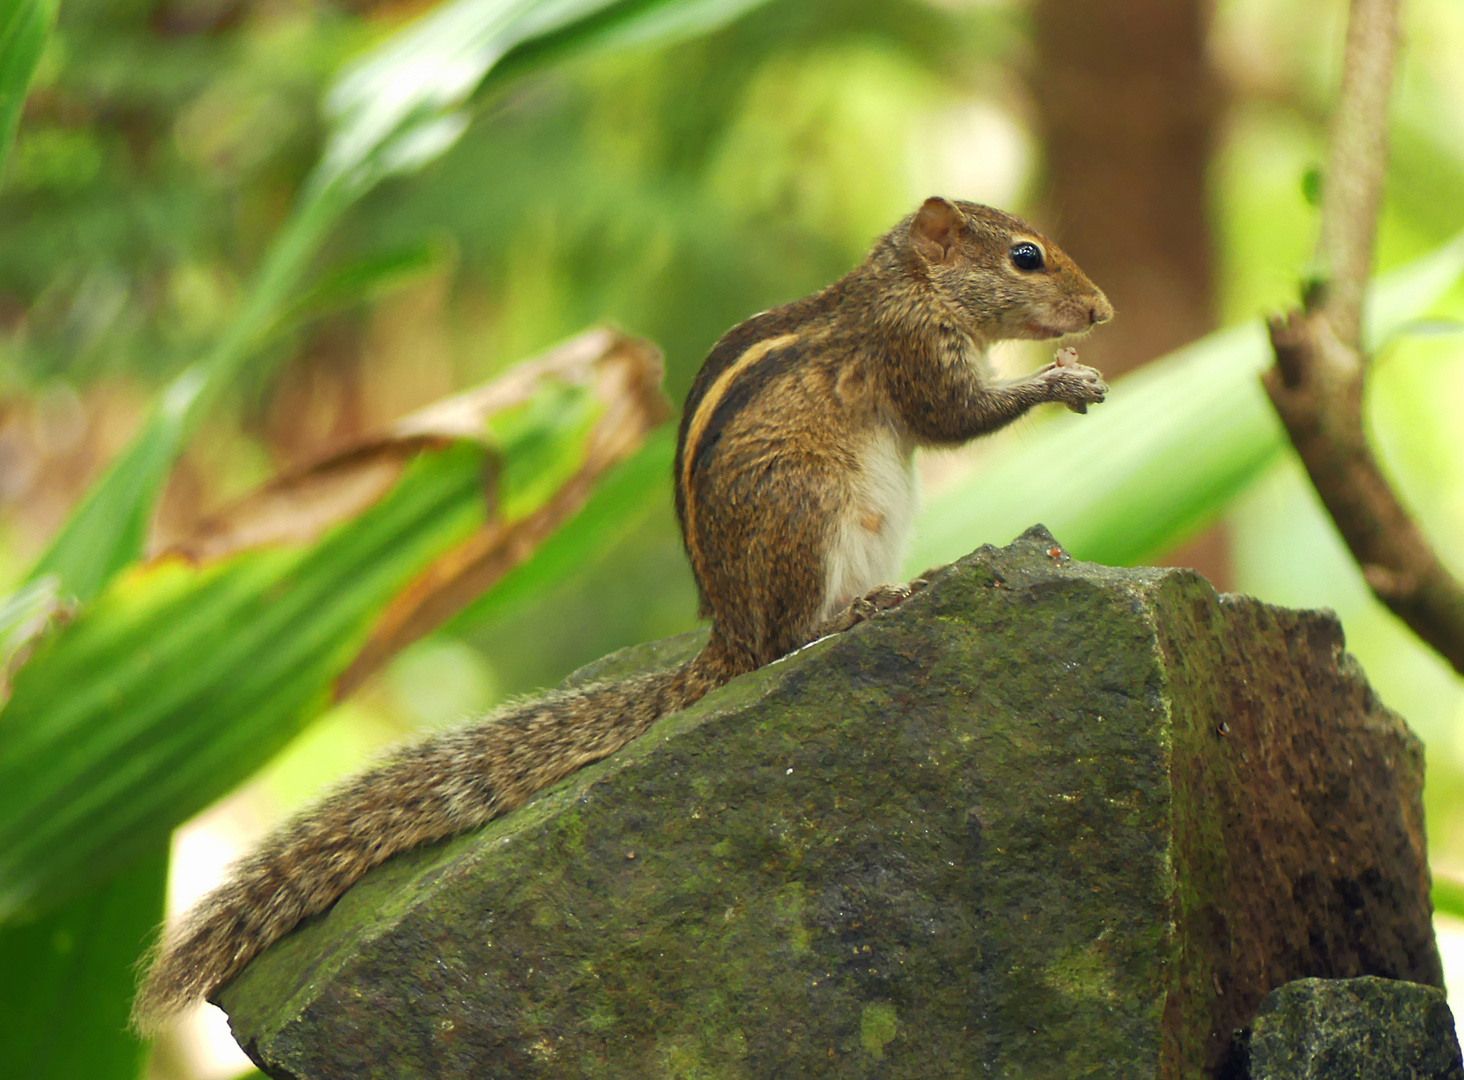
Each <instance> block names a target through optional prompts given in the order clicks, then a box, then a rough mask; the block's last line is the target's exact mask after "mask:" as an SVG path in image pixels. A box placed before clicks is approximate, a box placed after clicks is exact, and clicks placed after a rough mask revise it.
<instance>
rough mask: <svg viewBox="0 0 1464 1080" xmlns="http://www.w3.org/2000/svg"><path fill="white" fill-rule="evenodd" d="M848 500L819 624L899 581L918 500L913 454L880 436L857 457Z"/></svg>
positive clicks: (828, 567)
mask: <svg viewBox="0 0 1464 1080" xmlns="http://www.w3.org/2000/svg"><path fill="white" fill-rule="evenodd" d="M850 495H851V497H850V499H849V502H848V506H847V508H846V510H845V512H844V514H843V516H842V518H841V519H840V521H839V523H838V525H837V526H836V527H835V529H834V536H833V543H832V544H831V545H830V547H829V551H828V555H827V557H826V558H825V561H824V602H823V607H822V608H820V610H819V618H821V619H826V618H828V617H829V616H831V615H833V614H835V613H836V612H838V611H840V610H842V609H843V608H844V607H845V606H846V605H847V604H848V603H849V601H851V600H853V599H855V598H856V597H860V596H863V595H864V594H865V593H867V592H868V591H869V590H870V589H872V588H874V587H875V586H876V585H883V584H885V583H887V582H897V581H899V580H901V578H900V568H901V564H902V563H903V562H904V558H905V543H906V541H907V540H908V539H909V536H910V526H911V524H912V522H913V519H914V517H915V507H916V501H917V500H916V493H915V470H914V465H913V462H912V461H911V452H910V450H909V449H908V448H906V447H904V446H901V445H900V442H899V440H898V439H896V438H895V436H894V435H893V434H890V433H888V432H881V433H880V434H878V435H876V436H875V437H874V438H873V439H871V440H870V442H869V443H868V444H866V445H865V447H864V450H863V452H862V453H861V454H860V455H859V473H858V475H857V476H856V478H855V480H854V483H853V485H852V490H851V492H850Z"/></svg>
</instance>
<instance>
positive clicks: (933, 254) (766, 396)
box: [133, 198, 1113, 1031]
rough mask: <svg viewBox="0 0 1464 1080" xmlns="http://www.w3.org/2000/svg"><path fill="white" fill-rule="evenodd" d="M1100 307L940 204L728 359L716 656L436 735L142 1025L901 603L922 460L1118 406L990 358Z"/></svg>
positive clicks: (701, 380) (999, 220)
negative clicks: (748, 681) (769, 667)
mask: <svg viewBox="0 0 1464 1080" xmlns="http://www.w3.org/2000/svg"><path fill="white" fill-rule="evenodd" d="M1112 313H1113V312H1112V308H1111V307H1110V306H1109V304H1108V300H1107V299H1106V298H1105V297H1104V295H1103V293H1102V292H1101V291H1100V290H1099V289H1098V288H1097V287H1096V286H1095V285H1094V284H1093V283H1092V282H1091V281H1089V280H1088V279H1087V277H1085V276H1084V275H1083V273H1082V271H1081V270H1079V269H1078V268H1077V266H1076V265H1074V263H1073V261H1072V260H1071V259H1069V258H1068V257H1067V256H1066V255H1065V254H1063V252H1062V251H1061V250H1059V249H1058V247H1057V246H1056V245H1055V244H1053V243H1052V242H1051V241H1050V240H1048V239H1047V238H1046V237H1044V236H1042V235H1041V234H1040V233H1038V232H1037V231H1036V230H1035V229H1033V228H1031V227H1030V226H1028V225H1027V224H1025V223H1024V222H1022V221H1020V220H1019V219H1017V218H1015V217H1012V216H1011V215H1009V214H1005V213H1002V212H1001V211H998V210H993V209H990V208H988V207H985V206H978V205H976V204H974V203H967V202H951V201H948V200H946V199H941V198H931V199H927V200H926V201H925V203H924V204H923V205H922V206H921V207H920V209H919V210H918V211H917V212H916V213H914V214H912V215H911V216H909V217H907V218H906V219H904V220H903V221H901V222H900V223H899V224H898V225H896V226H895V227H894V228H893V229H891V230H890V231H889V232H888V233H886V234H885V235H884V236H882V237H881V238H880V239H879V240H878V241H877V242H876V243H875V245H874V247H873V248H872V250H871V251H870V253H869V255H868V256H867V257H866V258H865V260H864V262H863V263H861V264H860V265H859V266H858V267H856V268H855V269H854V270H852V271H851V272H850V273H849V274H847V275H845V276H844V277H843V278H841V279H840V280H839V281H836V282H835V283H834V284H832V285H830V286H829V287H828V288H826V289H824V290H822V291H821V292H818V293H815V294H814V295H813V296H810V297H807V298H805V299H803V300H798V301H795V302H794V303H791V304H787V305H785V306H783V307H779V308H774V309H773V310H771V311H765V312H763V313H762V314H760V315H756V316H754V317H753V318H751V319H749V320H748V321H746V322H744V323H742V324H740V325H739V326H736V327H734V328H733V329H732V330H730V331H729V332H728V333H727V334H726V336H724V337H723V338H722V339H721V341H719V342H718V343H717V344H716V346H715V347H714V348H713V349H712V351H711V354H710V355H709V356H708V357H707V359H706V362H705V363H704V364H703V366H702V369H701V371H700V373H699V374H698V375H697V377H696V380H695V382H694V383H693V385H692V388H691V392H690V394H689V395H688V397H687V400H686V407H685V412H684V415H683V417H682V420H681V429H680V436H679V440H678V443H677V449H676V466H675V477H674V480H675V492H676V513H677V517H678V518H679V520H680V524H681V531H682V537H683V539H684V541H685V545H686V551H687V554H688V556H689V557H690V560H691V566H692V570H693V573H694V574H695V577H696V582H697V587H698V590H699V592H700V598H701V613H702V615H704V616H707V617H710V619H711V620H712V626H711V636H710V638H709V640H708V641H707V644H706V647H705V648H704V649H703V650H702V652H701V653H700V654H699V655H697V656H696V657H695V658H693V659H691V660H689V661H687V662H686V663H684V664H682V665H680V666H679V667H675V668H672V669H670V670H668V671H664V672H658V673H655V674H648V675H637V676H632V677H629V678H625V679H621V680H614V681H607V682H601V683H596V684H593V685H590V686H585V687H580V688H576V689H572V690H560V691H556V692H553V693H550V694H548V695H547V696H545V697H541V698H539V699H537V700H534V701H530V702H525V703H518V704H514V705H511V706H509V707H507V708H505V709H502V710H500V711H499V712H497V713H496V714H493V715H491V716H489V717H487V718H486V719H484V720H482V721H479V722H477V723H475V724H472V725H470V726H467V727H464V728H461V729H458V730H451V731H447V732H443V733H440V734H434V735H430V736H428V737H427V738H425V739H423V740H422V741H420V742H417V743H415V744H413V745H409V746H407V747H406V748H405V749H402V750H399V751H397V752H396V753H395V754H393V755H392V756H390V757H388V758H387V759H385V760H384V761H383V762H382V763H380V764H378V765H377V766H375V767H374V768H372V769H370V770H368V771H367V772H364V773H362V774H361V775H359V776H356V777H355V778H353V779H350V780H347V781H346V782H345V783H344V784H342V785H341V786H340V787H339V788H337V789H336V790H335V791H333V792H332V793H331V794H329V795H327V796H326V797H325V798H324V799H323V800H322V801H320V802H318V803H317V804H315V805H314V806H312V807H310V808H309V809H307V810H305V811H304V812H303V813H301V814H300V815H299V816H297V817H295V818H294V819H293V820H291V821H289V822H287V823H286V824H285V825H284V826H283V827H281V828H279V829H278V830H277V831H276V832H275V833H273V835H271V836H269V837H268V838H266V839H265V840H264V842H263V843H262V844H260V846H259V847H258V848H256V849H255V850H254V851H253V852H252V853H251V854H249V855H247V856H245V857H244V858H243V859H242V860H241V861H239V862H238V863H237V864H235V866H234V867H233V868H232V871H231V876H230V877H229V879H228V880H227V881H226V882H225V883H224V884H223V885H221V886H219V887H218V888H217V889H216V890H215V891H214V892H212V893H211V894H209V895H208V896H207V897H205V898H204V899H203V900H202V901H200V902H199V904H198V905H197V906H196V907H195V908H194V909H193V910H192V911H191V912H190V913H189V914H188V915H187V916H186V918H185V919H184V920H183V921H182V923H181V925H179V926H177V927H176V928H175V929H173V930H172V931H171V932H169V933H167V934H166V935H165V938H164V940H163V941H162V943H161V945H160V946H159V948H158V950H157V955H156V958H155V960H154V962H153V964H152V966H151V969H150V970H149V971H148V973H147V975H146V976H145V978H144V981H143V985H142V987H141V990H140V992H139V994H138V998H137V1001H136V1002H135V1005H134V1010H133V1018H134V1023H135V1024H136V1025H137V1026H138V1027H139V1028H140V1029H141V1030H144V1031H152V1030H156V1029H157V1028H158V1027H159V1026H160V1025H161V1024H162V1023H163V1022H164V1021H166V1020H167V1019H169V1018H170V1017H172V1016H173V1015H175V1014H177V1013H178V1012H179V1011H181V1010H182V1009H183V1008H184V1007H185V1006H187V1005H190V1004H192V1003H193V1002H195V1001H197V1000H198V999H200V998H202V997H205V996H207V995H210V994H212V993H213V992H214V991H215V990H216V989H217V988H218V987H219V986H221V985H222V984H223V983H225V982H227V981H228V980H229V979H231V978H232V977H233V976H235V975H236V974H238V972H239V971H240V970H241V969H242V968H243V967H244V966H245V964H247V963H248V962H249V961H250V960H251V959H252V958H253V957H254V956H256V955H257V954H258V953H260V952H261V951H262V950H263V949H265V948H266V947H267V946H268V945H269V944H271V943H272V942H273V941H275V940H276V939H278V938H279V937H281V936H283V935H284V934H285V933H287V932H288V931H289V930H291V929H292V928H293V927H294V926H295V925H296V924H297V923H299V922H300V921H301V920H302V919H304V918H306V917H308V916H310V915H314V914H317V913H319V912H322V911H324V910H325V909H326V908H328V907H330V905H331V904H332V903H333V902H334V901H335V900H336V899H337V898H338V897H339V896H340V895H341V894H342V893H343V892H345V891H346V889H347V888H349V887H350V886H351V884H352V883H353V882H355V881H356V880H357V879H358V878H360V877H361V876H362V875H363V874H365V873H366V871H367V870H369V869H371V868H372V867H373V866H376V865H378V864H379V863H382V862H384V861H385V860H386V859H388V858H390V857H391V856H392V855H394V854H396V853H398V852H401V851H405V850H407V849H409V848H414V847H417V846H419V845H421V844H427V843H430V842H432V841H434V840H439V839H441V838H443V837H447V836H450V835H453V834H455V833H460V832H463V831H464V830H467V829H471V828H474V827H476V826H479V825H482V824H483V823H485V822H487V821H489V820H491V819H492V818H495V817H497V816H499V815H500V814H504V813H506V812H508V811H510V810H512V809H514V808H515V807H517V806H519V805H521V804H522V803H523V802H524V801H525V800H526V799H527V798H529V796H530V795H532V794H533V793H534V792H536V791H538V790H540V789H541V788H544V787H546V786H547V785H549V784H553V783H555V782H556V781H558V780H561V779H563V778H564V777H566V776H568V775H569V774H571V773H573V772H574V771H575V770H576V769H579V768H580V767H582V766H584V765H587V764H589V763H590V762H592V761H597V760H599V759H601V758H603V757H606V756H607V755H609V754H612V753H614V752H615V751H616V750H618V749H620V748H621V747H623V746H625V745H626V744H627V743H629V742H630V741H631V740H633V739H635V738H637V737H638V736H640V735H641V734H643V733H644V732H645V731H646V730H647V729H648V728H649V727H650V726H651V724H653V723H654V722H655V721H656V720H657V719H658V718H660V717H662V716H664V715H666V714H667V713H670V712H673V711H675V710H677V709H681V708H684V707H685V706H687V705H690V704H691V703H693V702H695V701H697V700H698V699H700V698H701V697H702V696H703V695H704V694H706V693H707V692H708V691H710V690H712V689H715V688H716V687H719V686H721V685H722V684H724V683H726V682H727V681H728V680H730V679H732V678H734V677H735V676H737V675H741V674H743V673H744V672H749V671H752V670H753V669H754V668H757V667H760V666H762V665H763V664H767V663H769V662H771V661H773V660H776V659H777V658H778V657H780V656H784V655H786V654H787V653H789V652H791V651H792V650H794V649H797V648H799V647H800V646H802V645H805V644H807V643H808V642H810V641H813V640H815V639H816V638H818V637H821V636H823V635H825V634H826V633H830V632H835V631H838V630H840V629H843V628H846V627H848V626H851V625H853V624H854V623H855V622H858V621H860V620H861V619H862V618H864V617H866V616H867V615H868V614H870V613H872V612H874V611H877V610H880V609H882V608H885V607H888V606H891V605H893V604H895V603H898V602H899V601H900V600H901V599H903V598H904V597H905V596H907V595H908V594H909V592H910V591H911V589H912V588H913V587H918V586H919V585H920V584H921V582H919V581H917V582H914V583H912V584H911V585H907V586H896V585H887V584H884V583H886V582H889V581H892V580H893V579H894V578H895V575H897V574H898V573H899V571H900V562H901V554H902V548H903V545H904V542H905V538H906V535H907V533H908V531H909V528H910V521H911V517H912V514H913V512H914V507H915V489H914V478H913V473H912V468H911V455H912V452H913V451H914V449H915V448H916V447H917V446H956V445H959V444H961V443H964V442H966V441H967V440H969V439H972V438H975V437H976V436H978V435H982V434H985V433H986V432H990V431H995V430H997V429H998V428H1001V427H1003V426H1005V425H1006V424H1008V423H1010V422H1011V421H1013V420H1015V419H1016V418H1017V417H1019V416H1021V415H1022V414H1023V413H1025V412H1026V411H1027V410H1028V409H1030V408H1031V407H1032V406H1034V405H1037V404H1039V403H1042V402H1049V401H1050V402H1060V403H1064V404H1066V405H1068V406H1069V407H1070V408H1073V409H1075V410H1077V411H1082V410H1083V409H1085V408H1086V406H1087V405H1089V404H1092V403H1095V402H1100V401H1102V400H1103V397H1104V394H1105V393H1106V392H1107V389H1108V388H1107V387H1106V386H1105V385H1104V382H1103V379H1102V377H1101V376H1100V375H1099V373H1098V372H1097V371H1095V370H1094V369H1092V368H1090V367H1084V366H1082V365H1079V364H1077V363H1076V361H1075V359H1074V358H1073V355H1072V354H1071V350H1064V351H1063V352H1062V353H1060V354H1059V356H1058V358H1057V359H1056V360H1055V361H1054V362H1053V363H1051V364H1049V365H1047V366H1046V367H1043V368H1041V369H1040V370H1038V371H1037V372H1035V373H1033V374H1031V375H1028V376H1026V377H1024V378H1019V379H1013V380H1008V381H997V380H996V379H995V377H994V376H993V374H992V372H991V370H990V367H989V365H988V363H987V359H986V350H987V348H988V347H989V346H990V345H991V344H993V343H994V342H997V341H1002V340H1008V339H1013V338H1038V339H1042V338H1056V337H1060V336H1062V335H1064V334H1070V333H1076V332H1082V331H1085V330H1087V329H1088V328H1089V327H1091V326H1093V325H1095V324H1097V323H1101V322H1104V321H1106V320H1107V319H1108V318H1110V317H1111V315H1112Z"/></svg>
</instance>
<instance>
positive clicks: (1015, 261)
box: [1011, 243, 1042, 270]
mask: <svg viewBox="0 0 1464 1080" xmlns="http://www.w3.org/2000/svg"><path fill="white" fill-rule="evenodd" d="M1011 255H1012V265H1013V266H1015V267H1016V268H1017V269H1018V270H1041V269H1042V249H1041V248H1040V247H1038V246H1037V245H1036V244H1027V243H1022V244H1013V245H1012V251H1011Z"/></svg>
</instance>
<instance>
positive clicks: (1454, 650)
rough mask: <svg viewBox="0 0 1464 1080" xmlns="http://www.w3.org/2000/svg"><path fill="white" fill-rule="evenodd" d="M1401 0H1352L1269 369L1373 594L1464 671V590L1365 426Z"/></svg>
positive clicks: (1304, 455)
mask: <svg viewBox="0 0 1464 1080" xmlns="http://www.w3.org/2000/svg"><path fill="white" fill-rule="evenodd" d="M1399 7H1400V0H1352V10H1351V15H1350V19H1349V23H1348V29H1347V49H1346V55H1345V57H1344V60H1343V67H1342V88H1341V92H1340V94H1339V100H1338V103H1337V112H1336V117H1335V119H1334V122H1333V128H1332V146H1331V154H1330V157H1329V159H1328V166H1327V173H1326V175H1325V178H1324V182H1323V188H1322V215H1321V216H1322V220H1321V235H1320V237H1319V239H1318V242H1317V262H1318V264H1319V268H1320V272H1321V275H1322V278H1321V281H1320V282H1319V284H1318V287H1317V288H1314V289H1312V290H1310V291H1309V295H1308V296H1307V299H1306V305H1305V310H1304V311H1297V312H1292V313H1291V314H1290V315H1288V316H1286V317H1284V318H1278V319H1272V320H1271V322H1270V330H1271V344H1272V347H1273V348H1274V349H1275V353H1276V365H1275V367H1273V368H1271V369H1270V370H1269V371H1267V372H1266V373H1265V375H1264V376H1263V378H1262V381H1263V383H1264V384H1265V387H1266V392H1267V394H1269V395H1270V398H1271V403H1272V404H1273V405H1274V406H1275V408H1276V412H1277V414H1278V415H1279V416H1280V417H1281V422H1282V423H1283V424H1284V425H1285V426H1286V431H1287V434H1288V435H1290V437H1291V442H1292V445H1293V446H1295V448H1296V452H1297V454H1298V455H1299V456H1300V458H1301V460H1302V463H1303V464H1304V465H1305V466H1306V471H1307V474H1308V475H1309V476H1310V477H1311V481H1312V484H1313V486H1314V487H1315V488H1316V489H1317V494H1318V495H1320V496H1321V499H1322V502H1323V504H1324V505H1325V506H1326V508H1327V512H1328V513H1329V514H1331V516H1332V520H1333V521H1334V522H1335V523H1336V525H1337V529H1338V531H1339V532H1340V533H1341V534H1342V538H1343V539H1344V540H1345V541H1346V543H1347V546H1348V548H1349V549H1350V550H1351V552H1352V555H1353V557H1354V558H1355V559H1356V560H1357V563H1358V565H1359V566H1360V567H1361V568H1362V573H1363V577H1364V579H1365V580H1366V581H1367V583H1368V586H1369V587H1370V588H1371V589H1372V591H1373V593H1374V594H1375V595H1376V596H1377V597H1378V599H1379V600H1381V601H1382V602H1383V603H1384V604H1386V605H1387V606H1388V608H1389V609H1391V610H1392V611H1393V613H1394V614H1395V615H1397V616H1398V617H1399V618H1400V619H1402V620H1403V621H1404V622H1405V623H1406V624H1407V625H1408V626H1409V628H1410V629H1412V630H1413V632H1414V633H1415V634H1417V635H1418V636H1419V637H1420V638H1422V639H1423V640H1424V641H1425V642H1426V643H1428V644H1429V645H1430V646H1432V647H1433V648H1434V649H1435V650H1436V651H1437V652H1438V653H1439V654H1440V655H1441V656H1443V657H1444V659H1446V660H1448V661H1449V663H1450V664H1452V665H1453V667H1454V670H1455V671H1458V672H1459V673H1460V674H1464V588H1461V587H1460V584H1459V582H1458V581H1457V580H1455V579H1454V577H1453V576H1452V575H1451V574H1450V573H1449V571H1448V569H1447V568H1445V567H1444V565H1443V564H1442V563H1441V562H1440V561H1439V558H1438V556H1437V555H1436V554H1434V552H1433V550H1432V548H1430V546H1429V544H1428V541H1427V540H1426V539H1425V538H1424V536H1423V534H1422V533H1421V532H1420V531H1419V529H1418V526H1417V525H1416V524H1415V523H1414V521H1413V519H1412V518H1411V516H1410V515H1409V514H1408V511H1407V510H1406V509H1404V507H1403V504H1402V503H1401V502H1400V501H1399V500H1398V497H1397V495H1396V494H1395V493H1394V491H1393V489H1392V487H1391V485H1390V484H1389V483H1388V481H1387V478H1386V477H1384V476H1383V473H1382V470H1381V469H1380V468H1379V466H1378V462H1377V459H1376V458H1375V457H1374V456H1373V453H1372V451H1371V449H1370V448H1369V446H1368V442H1367V436H1366V434H1365V433H1364V430H1363V418H1362V402H1363V385H1364V378H1365V375H1366V369H1367V358H1366V357H1365V356H1364V355H1363V352H1362V346H1361V327H1362V297H1363V291H1364V289H1365V288H1366V285H1367V277H1368V270H1369V266H1370V263H1371V261H1372V248H1373V241H1374V238H1375V236H1376V233H1377V217H1378V208H1379V206H1380V204H1381V201H1382V190H1383V179H1384V174H1385V172H1386V170H1387V160H1388V154H1387V143H1388V119H1387V112H1388V97H1389V92H1390V90H1391V88H1392V82H1393V63H1394V59H1395V57H1396V54H1397V49H1398V24H1399Z"/></svg>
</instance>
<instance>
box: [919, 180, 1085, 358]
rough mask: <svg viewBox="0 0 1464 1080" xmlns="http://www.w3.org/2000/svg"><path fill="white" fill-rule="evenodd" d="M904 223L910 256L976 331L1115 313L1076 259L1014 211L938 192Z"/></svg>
mask: <svg viewBox="0 0 1464 1080" xmlns="http://www.w3.org/2000/svg"><path fill="white" fill-rule="evenodd" d="M905 228H907V229H908V243H909V250H910V256H911V257H913V259H914V260H915V262H916V264H917V265H918V266H919V267H920V268H922V269H923V270H924V276H925V278H926V279H927V280H928V281H929V282H930V285H931V286H932V287H933V288H934V289H935V290H936V291H937V292H938V293H939V294H940V295H941V297H942V299H944V300H945V301H946V302H947V304H949V305H950V306H951V308H953V309H954V311H955V312H956V314H957V315H958V316H959V317H960V319H961V321H962V322H963V323H964V324H965V325H963V327H962V329H964V330H966V331H968V332H969V333H971V334H972V335H973V336H974V337H977V338H979V339H983V340H984V341H987V342H991V341H1003V340H1007V339H1010V338H1037V339H1042V338H1055V337H1061V336H1063V335H1064V334H1076V333H1082V332H1084V331H1086V330H1088V329H1090V328H1091V327H1094V326H1097V325H1098V324H1099V323H1101V322H1107V321H1108V320H1109V319H1111V318H1112V317H1113V307H1112V305H1111V304H1109V302H1108V297H1106V296H1104V295H1103V290H1102V289H1100V288H1098V286H1096V285H1094V284H1093V283H1092V282H1091V281H1089V280H1088V277H1087V275H1086V274H1084V273H1083V272H1082V271H1081V270H1079V269H1078V266H1077V263H1075V262H1073V260H1072V259H1070V258H1068V257H1067V255H1066V254H1065V253H1064V252H1063V250H1062V249H1061V248H1059V247H1058V246H1057V245H1056V244H1054V243H1053V242H1052V241H1051V240H1049V239H1047V237H1045V236H1043V235H1042V234H1041V233H1040V232H1038V231H1037V230H1036V229H1034V228H1032V226H1030V225H1028V224H1027V223H1026V222H1025V221H1023V220H1021V219H1020V218H1017V217H1013V216H1012V215H1011V214H1005V213H1002V212H1001V211H1000V210H993V209H992V208H991V207H989V206H981V205H979V204H978V203H970V202H953V201H951V200H949V199H942V198H939V197H933V198H929V199H926V200H925V202H924V204H923V205H922V206H921V207H920V209H919V210H917V211H916V212H915V214H914V215H913V216H912V217H911V218H910V219H909V223H908V225H906V226H905Z"/></svg>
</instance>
